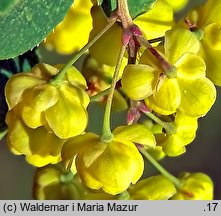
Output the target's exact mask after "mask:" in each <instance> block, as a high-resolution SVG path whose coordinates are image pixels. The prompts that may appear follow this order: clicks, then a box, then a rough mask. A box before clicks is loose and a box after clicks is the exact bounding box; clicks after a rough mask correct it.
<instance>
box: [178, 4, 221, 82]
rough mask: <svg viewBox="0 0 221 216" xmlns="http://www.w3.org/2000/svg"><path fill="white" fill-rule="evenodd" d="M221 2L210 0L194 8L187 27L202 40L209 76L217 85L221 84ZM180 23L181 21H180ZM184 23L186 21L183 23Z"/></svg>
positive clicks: (202, 50) (203, 54)
mask: <svg viewBox="0 0 221 216" xmlns="http://www.w3.org/2000/svg"><path fill="white" fill-rule="evenodd" d="M220 10H221V2H220V1H219V0H208V1H206V2H205V3H204V4H203V5H202V6H200V7H198V8H196V9H194V10H192V11H191V12H190V13H189V14H188V16H187V21H188V22H187V27H188V28H189V29H190V30H191V31H193V32H194V33H195V34H196V35H197V36H198V38H199V40H200V42H201V50H200V55H201V56H202V57H203V58H204V60H205V62H206V65H207V70H206V74H207V77H208V78H209V79H210V80H211V81H212V82H213V83H214V84H216V85H219V86H220V85H221V74H220V73H219V71H220V63H219V61H220V58H221V43H220V41H221V21H220V20H221V14H220ZM179 24H180V23H179ZM182 25H184V22H183V23H182Z"/></svg>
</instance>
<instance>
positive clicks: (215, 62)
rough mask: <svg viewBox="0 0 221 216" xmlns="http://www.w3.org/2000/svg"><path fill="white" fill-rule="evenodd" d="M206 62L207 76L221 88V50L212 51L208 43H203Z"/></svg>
mask: <svg viewBox="0 0 221 216" xmlns="http://www.w3.org/2000/svg"><path fill="white" fill-rule="evenodd" d="M200 54H201V55H202V57H203V58H204V60H205V62H206V76H207V77H208V78H209V79H210V80H211V81H212V82H213V83H214V84H215V85H218V86H221V73H219V71H221V64H220V58H221V50H216V51H214V50H212V49H211V48H210V47H208V45H207V44H206V43H202V49H201V53H200Z"/></svg>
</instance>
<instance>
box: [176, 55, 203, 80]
mask: <svg viewBox="0 0 221 216" xmlns="http://www.w3.org/2000/svg"><path fill="white" fill-rule="evenodd" d="M175 66H176V68H177V77H178V79H179V78H183V79H188V80H191V79H198V78H202V77H205V75H206V64H205V62H204V61H203V59H202V58H201V57H200V56H198V55H196V54H193V53H185V54H184V55H182V56H181V57H180V58H179V59H178V61H177V62H176V63H175Z"/></svg>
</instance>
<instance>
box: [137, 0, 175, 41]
mask: <svg viewBox="0 0 221 216" xmlns="http://www.w3.org/2000/svg"><path fill="white" fill-rule="evenodd" d="M134 23H135V24H136V25H137V26H139V27H140V28H141V30H142V32H143V33H144V35H145V36H146V38H147V39H148V40H150V39H153V38H158V37H161V36H164V34H165V32H166V31H167V30H169V29H171V27H172V26H173V10H172V8H171V7H170V6H169V5H168V4H167V3H165V2H164V1H161V0H158V1H156V2H155V3H154V4H153V6H152V8H151V9H150V10H149V11H147V12H146V13H144V14H141V15H139V16H138V17H136V18H135V20H134Z"/></svg>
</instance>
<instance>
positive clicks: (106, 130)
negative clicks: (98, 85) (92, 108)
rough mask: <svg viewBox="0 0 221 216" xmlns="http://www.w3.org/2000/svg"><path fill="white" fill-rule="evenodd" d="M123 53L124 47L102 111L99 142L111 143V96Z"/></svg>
mask: <svg viewBox="0 0 221 216" xmlns="http://www.w3.org/2000/svg"><path fill="white" fill-rule="evenodd" d="M125 51H126V46H122V47H121V50H120V54H119V56H118V61H117V65H116V67H115V71H114V76H113V80H112V83H111V87H110V89H109V95H108V98H107V103H106V106H105V111H104V123H103V131H102V135H101V140H102V141H103V142H111V140H112V139H113V134H112V133H111V129H110V114H111V105H112V100H113V96H114V90H115V87H116V83H117V81H118V75H119V71H120V66H121V63H122V61H123V57H124V53H125Z"/></svg>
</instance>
